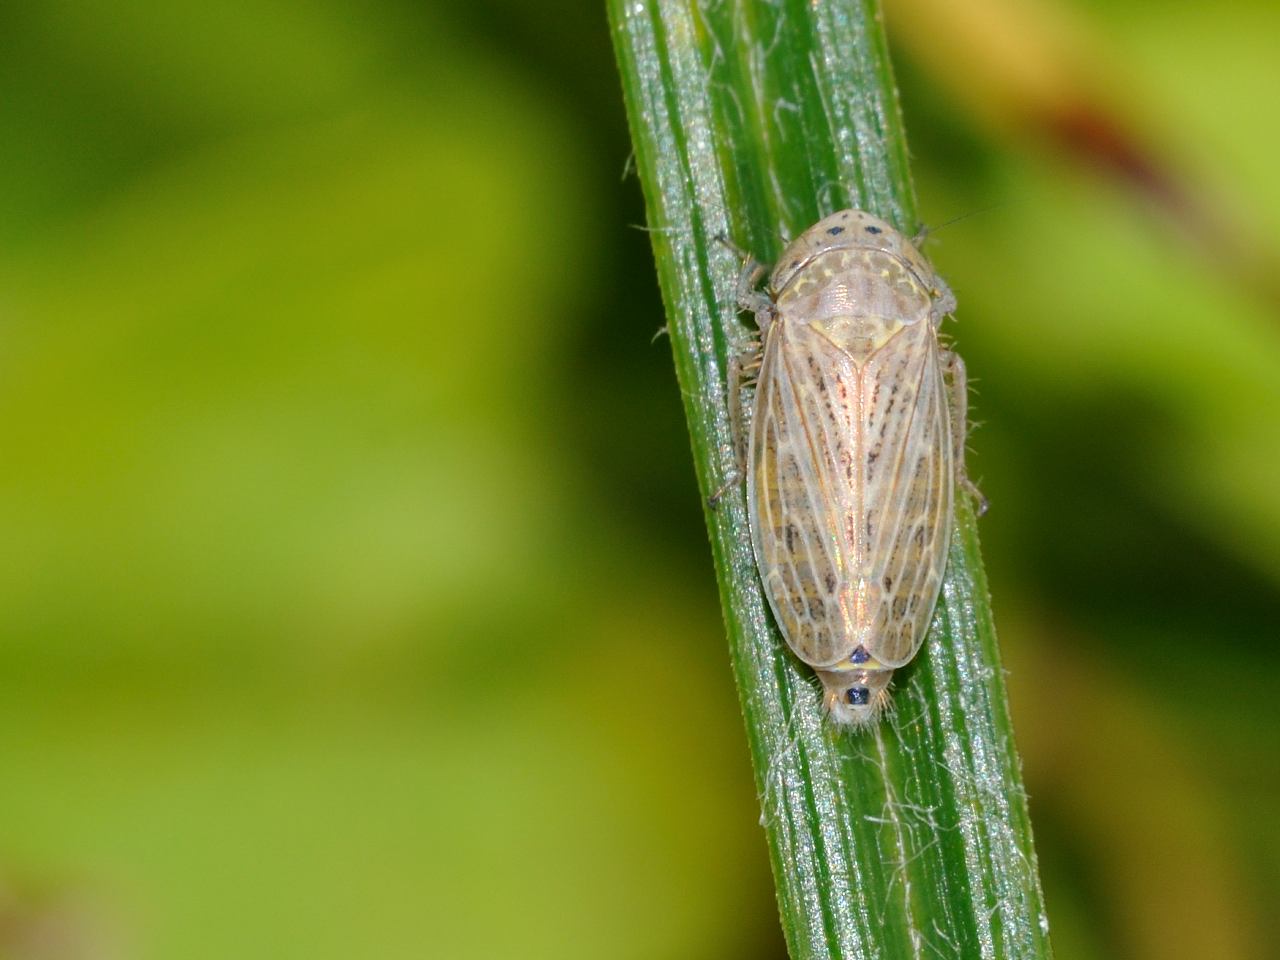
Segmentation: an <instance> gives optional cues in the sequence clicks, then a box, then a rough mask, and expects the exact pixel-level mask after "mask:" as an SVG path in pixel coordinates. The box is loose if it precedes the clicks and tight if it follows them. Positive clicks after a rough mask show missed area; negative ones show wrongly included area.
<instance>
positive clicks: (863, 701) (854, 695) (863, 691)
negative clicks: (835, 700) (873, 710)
mask: <svg viewBox="0 0 1280 960" xmlns="http://www.w3.org/2000/svg"><path fill="white" fill-rule="evenodd" d="M844 698H845V700H847V701H848V702H849V705H850V706H853V707H865V706H866V705H867V704H868V703H870V702H871V691H870V690H868V689H867V688H866V687H850V688H849V689H848V690H846V691H845V692H844Z"/></svg>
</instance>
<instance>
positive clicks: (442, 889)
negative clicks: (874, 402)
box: [0, 0, 1280, 960]
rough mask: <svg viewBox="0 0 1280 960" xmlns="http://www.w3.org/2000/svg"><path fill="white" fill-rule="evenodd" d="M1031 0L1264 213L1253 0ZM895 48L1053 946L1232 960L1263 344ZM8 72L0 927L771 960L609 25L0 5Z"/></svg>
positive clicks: (1266, 87) (1267, 171)
mask: <svg viewBox="0 0 1280 960" xmlns="http://www.w3.org/2000/svg"><path fill="white" fill-rule="evenodd" d="M891 13H892V11H891ZM1067 13H1068V14H1070V15H1074V16H1075V17H1077V18H1078V19H1079V21H1080V22H1081V23H1086V24H1088V25H1089V31H1088V35H1092V36H1093V37H1094V38H1095V39H1097V38H1105V46H1106V49H1107V50H1108V51H1109V54H1108V55H1109V56H1110V57H1111V60H1112V68H1113V69H1114V70H1115V71H1117V72H1116V73H1114V74H1113V75H1114V76H1122V77H1125V78H1127V82H1126V84H1125V85H1123V86H1122V87H1121V88H1120V90H1119V92H1118V94H1117V95H1118V96H1119V97H1120V98H1121V99H1122V100H1123V101H1124V102H1125V103H1126V104H1127V106H1128V109H1129V111H1130V114H1131V115H1133V116H1137V117H1142V118H1144V121H1145V122H1147V123H1149V125H1150V127H1149V128H1150V129H1151V130H1154V131H1157V135H1156V136H1154V138H1153V139H1154V141H1155V143H1156V144H1157V147H1156V148H1155V149H1158V150H1159V151H1161V155H1162V156H1163V157H1164V158H1165V159H1166V160H1167V162H1168V164H1169V166H1170V168H1171V169H1175V170H1178V171H1179V172H1180V174H1181V175H1182V176H1184V178H1185V181H1184V182H1187V183H1189V184H1190V185H1191V187H1192V188H1193V189H1194V191H1195V194H1196V196H1198V197H1199V198H1201V199H1202V200H1204V201H1205V202H1206V203H1207V205H1208V206H1209V207H1210V208H1211V209H1214V210H1222V211H1226V214H1224V216H1225V218H1226V219H1227V220H1228V221H1229V222H1232V223H1235V222H1240V223H1242V226H1241V227H1240V229H1241V230H1242V231H1244V232H1245V233H1247V235H1249V236H1263V237H1266V236H1275V235H1276V230H1275V229H1274V227H1275V226H1276V225H1277V224H1278V223H1280V178H1277V177H1276V176H1275V173H1274V163H1273V160H1272V158H1273V157H1274V156H1275V150H1276V144H1275V143H1274V141H1275V140H1276V139H1277V136H1278V133H1277V131H1278V130H1280V128H1278V127H1277V126H1276V125H1275V124H1270V123H1268V122H1266V119H1265V118H1266V117H1268V116H1270V113H1269V112H1268V111H1269V108H1270V101H1269V99H1268V97H1269V91H1271V90H1274V89H1276V86H1277V84H1280V66H1278V65H1277V60H1276V59H1275V58H1274V56H1273V55H1272V53H1273V51H1272V49H1271V47H1270V46H1269V45H1268V44H1266V43H1265V42H1264V40H1265V38H1267V37H1273V36H1275V35H1277V31H1280V14H1278V13H1277V12H1276V10H1275V9H1274V7H1273V5H1270V4H1265V3H1262V2H1256V3H1251V2H1242V3H1240V4H1237V5H1234V6H1232V7H1230V8H1214V9H1212V10H1210V9H1209V8H1201V7H1199V6H1197V5H1194V4H1185V3H1184V4H1175V5H1173V6H1169V5H1161V6H1151V5H1146V4H1132V3H1128V4H1126V3H1121V4H1108V5H1102V4H1095V5H1093V6H1091V7H1090V8H1088V9H1084V10H1079V9H1077V10H1074V11H1070V10H1069V11H1067ZM893 23H894V20H893V17H892V15H891V16H890V24H891V28H892V25H893ZM891 38H892V29H891ZM912 50H916V51H919V50H921V48H920V47H918V46H913V45H910V44H904V45H903V47H902V52H903V54H904V55H903V56H902V57H900V62H899V68H900V70H899V72H900V77H901V79H902V80H903V86H904V107H905V111H906V120H907V126H908V129H909V131H910V133H911V138H912V145H913V151H914V154H915V163H916V166H915V174H916V179H917V185H918V188H919V192H920V195H921V201H922V206H923V208H924V209H925V211H926V215H927V217H928V219H929V220H930V221H931V222H934V223H937V222H941V221H943V220H947V219H950V218H951V217H953V216H957V215H960V214H966V213H971V212H973V211H979V210H984V209H985V208H988V207H991V208H992V209H989V210H986V212H981V213H977V214H975V215H974V216H972V217H970V218H968V219H966V220H963V221H961V222H959V223H956V224H953V225H951V226H948V227H946V228H945V229H943V230H942V231H941V232H940V233H938V234H937V236H936V239H935V241H934V242H933V243H932V245H931V247H930V251H931V255H932V256H933V257H934V259H935V261H936V262H937V263H938V265H939V268H940V269H941V270H942V272H943V273H944V274H945V275H946V276H947V277H948V279H949V280H950V281H951V283H952V286H953V287H954V288H955V289H956V291H957V294H958V296H959V297H960V303H961V308H960V313H959V318H960V322H959V324H958V325H957V326H956V327H955V328H954V333H955V336H956V340H957V347H958V348H959V349H960V350H961V351H962V352H963V354H964V355H965V358H966V360H967V361H968V363H969V367H970V370H971V372H972V373H973V374H974V376H975V377H976V378H977V379H978V381H979V382H978V383H977V390H978V393H977V397H976V402H975V405H976V416H977V417H978V419H980V420H982V421H983V422H984V425H983V426H982V427H981V429H979V430H978V431H977V432H976V433H975V435H974V437H973V443H972V445H973V448H974V451H975V452H974V455H973V459H972V469H973V472H974V473H975V475H977V476H978V477H980V478H981V479H982V482H983V487H984V491H985V492H986V493H987V494H988V495H989V496H990V497H991V499H992V501H993V503H994V507H993V510H992V512H991V513H990V514H989V515H988V517H987V518H986V519H985V520H984V531H983V539H984V544H985V546H986V552H987V560H988V564H987V566H988V571H989V574H990V578H991V581H992V589H993V593H994V597H995V607H996V612H997V620H998V622H999V623H1000V625H1001V635H1002V639H1003V642H1004V649H1005V653H1006V660H1007V663H1008V664H1009V666H1010V667H1011V676H1010V688H1011V693H1012V697H1013V701H1014V702H1013V708H1014V712H1015V720H1016V726H1017V730H1018V733H1019V738H1020V741H1021V747H1022V752H1023V756H1024V759H1025V761H1026V765H1027V770H1026V773H1027V784H1028V788H1029V790H1030V793H1031V802H1032V814H1033V817H1034V818H1035V823H1036V830H1037V839H1038V846H1039V853H1040V859H1041V867H1042V870H1043V873H1044V879H1045V885H1046V895H1047V898H1048V903H1049V911H1050V919H1051V922H1052V923H1053V924H1054V927H1055V930H1054V936H1055V940H1056V944H1057V947H1058V950H1059V953H1060V955H1061V956H1063V957H1082V958H1111V957H1125V958H1145V957H1151V958H1164V957H1168V956H1171V955H1173V954H1174V952H1175V951H1174V949H1173V947H1171V946H1170V944H1177V945H1178V950H1179V951H1181V952H1184V953H1187V954H1189V955H1190V954H1195V955H1201V956H1214V957H1222V958H1226V960H1230V958H1236V957H1240V958H1253V957H1262V956H1264V955H1265V950H1266V946H1267V945H1268V944H1270V943H1273V942H1275V940H1276V939H1277V937H1280V929H1277V927H1276V919H1275V914H1274V911H1273V910H1271V909H1270V905H1271V904H1272V903H1273V902H1274V898H1275V896H1276V895H1277V893H1278V892H1280V826H1277V824H1280V818H1278V817H1277V816H1276V815H1275V814H1276V810H1277V805H1278V804H1280V765H1278V764H1277V760H1276V754H1275V750H1274V744H1275V742H1276V741H1277V735H1278V734H1280V729H1278V728H1280V716H1278V715H1277V713H1276V711H1275V709H1274V703H1275V701H1276V697H1277V693H1280V689H1278V688H1280V684H1278V683H1277V679H1276V668H1277V655H1276V652H1275V644H1274V638H1275V636H1276V617H1277V615H1278V614H1280V485H1277V484H1276V483H1275V480H1274V477H1275V474H1276V470H1277V467H1280V449H1278V448H1280V431H1278V430H1276V429H1275V426H1274V418H1275V413H1276V410H1277V409H1280V318H1277V317H1276V316H1275V315H1274V314H1272V313H1271V312H1269V309H1268V307H1267V306H1266V305H1265V301H1264V300H1263V299H1261V298H1259V297H1257V296H1254V295H1253V293H1252V292H1251V291H1250V290H1249V289H1248V288H1245V287H1242V286H1241V285H1240V284H1239V283H1235V282H1233V281H1232V279H1231V276H1230V274H1228V273H1226V272H1224V271H1222V270H1220V269H1217V265H1215V264H1214V263H1213V262H1212V261H1211V258H1207V257H1205V256H1203V254H1202V252H1201V251H1198V250H1197V249H1196V248H1195V246H1194V245H1192V244H1188V243H1187V242H1186V238H1185V237H1183V236H1182V235H1181V234H1179V233H1178V232H1177V231H1175V230H1174V229H1172V228H1170V227H1169V225H1168V223H1167V221H1166V220H1164V219H1161V218H1160V217H1159V216H1158V215H1153V213H1152V210H1151V208H1150V206H1149V204H1147V203H1146V202H1145V201H1142V200H1136V199H1134V196H1133V193H1132V190H1131V189H1130V187H1129V186H1128V185H1126V184H1124V183H1122V182H1119V181H1113V180H1110V179H1108V178H1107V176H1106V175H1105V174H1104V173H1099V172H1096V171H1090V170H1088V169H1084V168H1082V167H1081V166H1080V165H1078V164H1077V163H1076V162H1075V161H1074V160H1070V159H1068V158H1065V157H1063V156H1061V155H1059V154H1058V153H1056V152H1055V151H1053V150H1052V149H1050V148H1047V147H1044V146H1037V145H1036V142H1035V141H1033V140H1029V139H1025V138H1019V136H1018V135H1017V134H1016V133H1015V132H1013V131H1010V130H1005V129H1004V128H996V127H991V126H987V125H984V123H983V122H982V121H981V120H980V119H973V118H972V117H971V115H970V114H969V113H968V112H966V109H965V108H964V107H963V103H964V101H963V98H962V97H953V96H952V95H951V94H950V93H949V91H948V89H947V87H946V85H945V84H942V83H940V82H938V81H937V80H936V79H934V77H936V74H934V73H932V72H931V71H930V67H929V65H928V64H927V63H926V62H924V60H923V59H922V58H923V56H924V54H923V53H917V54H916V56H917V57H918V58H921V59H912V58H911V56H910V55H908V51H912ZM0 102H3V103H4V105H5V107H4V109H0V142H3V143H4V144H5V149H4V150H3V151H0V458H2V459H0V463H2V464H3V466H2V467H0V570H2V571H3V575H2V576H0V758H2V760H3V767H4V771H5V777H4V784H5V785H4V790H2V791H0V825H3V826H0V956H13V957H18V958H37V957H39V958H54V960H64V958H65V960H70V958H89V957H93V958H99V957H107V958H114V957H121V958H123V957H130V958H131V957H141V958H168V957H183V958H193V960H199V958H205V957H207V958H218V960H222V958H225V957H229V956H235V957H240V958H252V957H264V958H265V957H271V958H287V957H298V958H304V957H305V958H308V960H312V958H325V957H349V956H361V957H377V958H394V957H422V956H441V957H450V958H462V960H466V958H490V957H495V956H521V957H530V958H536V957H543V956H546V957H552V956H554V957H557V958H561V957H575V956H580V957H584V958H586V957H598V956H603V955H610V956H615V957H637V958H639V957H652V956H678V957H692V958H715V957H731V956H732V957H742V956H758V957H761V958H765V957H780V956H781V955H782V947H781V943H780V939H779V936H778V934H777V932H776V930H775V926H776V915H775V908H774V905H773V901H772V892H771V889H770V883H769V878H768V867H767V862H766V857H765V851H764V844H763V839H762V837H761V836H760V834H759V831H758V828H757V826H756V824H755V821H754V818H755V815H756V812H755V811H756V805H755V801H754V797H753V796H752V792H751V791H752V787H751V779H750V774H749V771H748V767H747V752H746V747H745V744H744V743H743V742H742V736H741V730H740V722H739V719H738V717H737V714H736V708H735V706H734V698H733V692H732V688H731V680H730V675H729V671H728V668H727V663H726V653H725V646H724V640H723V637H722V635H721V628H720V625H719V622H718V613H717V611H716V601H715V590H714V583H713V580H712V576H711V572H710V567H709V562H708V559H707V556H706V548H705V544H704V542H703V536H704V535H703V531H702V524H701V519H700V516H699V509H698V504H697V502H696V496H697V494H696V491H695V488H694V484H693V479H692V474H691V471H690V467H689V464H688V458H687V450H686V439H685V438H684V436H683V423H682V417H681V413H680V406H679V403H678V398H677V397H676V396H675V387H674V378H673V376H672V374H671V371H670V360H669V357H668V356H667V351H666V349H665V346H664V345H662V344H661V343H659V344H658V345H654V346H651V345H650V343H649V341H650V338H651V337H652V336H653V333H654V331H655V330H656V329H657V328H658V327H659V326H660V325H661V323H662V319H661V309H660V307H659V305H658V301H657V294H656V288H655V286H654V282H653V278H652V266H651V261H650V259H649V256H648V252H647V246H648V245H647V242H646V239H645V238H644V237H643V235H642V234H640V233H639V232H638V231H634V230H630V229H628V228H627V226H626V225H627V224H628V223H638V222H639V221H640V218H641V216H642V214H641V212H640V211H641V204H640V198H639V195H638V190H637V188H636V186H635V183H634V181H620V180H619V173H620V172H621V170H622V167H623V164H624V161H625V158H626V155H627V150H628V147H627V145H626V132H625V125H624V120H623V115H622V108H621V102H620V98H619V95H618V92H617V82H616V79H615V77H614V74H613V67H612V63H611V60H610V53H609V46H608V36H607V33H606V30H605V24H604V14H603V11H602V10H601V9H599V7H598V6H596V5H594V4H585V3H574V4H570V3H568V2H561V3H558V4H544V5H537V6H536V8H534V7H526V6H524V5H518V4H511V3H500V2H488V3H476V4H461V3H449V4H444V5H441V6H439V7H436V8H432V7H427V8H425V9H424V8H421V7H420V6H419V5H415V4H409V3H403V2H394V0H384V2H380V3H374V4H354V3H350V2H343V0H327V2H322V3H318V4H312V5H305V6H299V5H294V4H284V3H278V2H268V3H252V4H251V3H246V2H230V3H223V4H218V5H214V6H212V7H211V6H209V5H198V4H181V3H177V4H150V3H139V2H132V3H131V2H126V0H114V2H108V0H102V2H96V3H78V4H72V3H66V2H52V3H41V4H14V5H9V6H8V7H6V9H5V11H4V12H3V13H0ZM1206 944H1207V945H1210V946H1205V945H1206ZM1210 947H1211V948H1210Z"/></svg>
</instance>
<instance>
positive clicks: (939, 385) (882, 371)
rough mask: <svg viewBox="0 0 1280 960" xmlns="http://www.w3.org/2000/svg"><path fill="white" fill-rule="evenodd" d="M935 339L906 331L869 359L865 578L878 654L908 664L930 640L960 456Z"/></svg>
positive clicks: (919, 330) (925, 330) (918, 330)
mask: <svg viewBox="0 0 1280 960" xmlns="http://www.w3.org/2000/svg"><path fill="white" fill-rule="evenodd" d="M945 391H946V387H945V383H944V380H943V377H942V370H941V366H940V361H939V356H938V348H937V342H936V340H935V333H934V331H933V329H932V328H931V327H929V326H928V325H927V324H923V323H921V324H918V325H913V326H910V327H906V328H904V329H903V330H901V331H900V332H899V333H898V334H897V335H896V336H894V337H893V338H892V339H891V340H889V342H888V343H886V344H885V345H884V346H883V347H882V348H881V349H880V350H878V351H877V352H876V353H875V354H873V355H872V357H871V358H870V359H869V360H868V362H867V365H866V368H865V371H864V373H863V377H862V398H863V402H862V404H861V405H860V407H861V409H862V411H863V417H864V435H865V447H866V450H865V454H864V455H863V456H862V458H861V462H862V465H863V470H864V474H863V476H864V482H863V486H864V491H865V492H864V495H863V502H864V509H865V514H864V526H863V528H862V529H861V530H860V531H859V532H860V534H862V535H863V536H864V537H865V538H866V540H865V542H866V549H865V551H863V550H859V551H858V552H859V554H860V555H861V558H862V559H863V563H862V564H861V567H862V570H861V571H860V572H861V574H862V576H863V577H865V578H866V579H865V581H864V582H865V583H866V584H867V589H866V597H867V601H868V613H869V616H870V619H871V629H870V634H869V635H870V638H871V641H870V644H871V645H870V646H869V647H868V649H870V651H871V652H872V654H873V655H874V656H875V657H876V658H877V659H878V660H880V661H881V662H882V663H884V664H885V665H886V666H901V665H902V664H904V663H906V662H907V661H908V660H910V659H911V658H912V657H913V656H915V653H916V651H917V650H919V649H920V644H921V643H922V642H923V641H924V637H925V634H926V633H928V630H929V623H930V621H931V619H932V617H933V608H934V605H935V604H936V603H937V599H938V590H939V588H940V586H941V584H942V572H943V569H944V568H945V566H946V558H947V546H948V543H949V540H950V533H951V498H952V475H953V469H954V467H953V463H952V461H953V459H954V453H953V447H952V442H951V428H950V419H949V415H948V412H947V402H946V393H945Z"/></svg>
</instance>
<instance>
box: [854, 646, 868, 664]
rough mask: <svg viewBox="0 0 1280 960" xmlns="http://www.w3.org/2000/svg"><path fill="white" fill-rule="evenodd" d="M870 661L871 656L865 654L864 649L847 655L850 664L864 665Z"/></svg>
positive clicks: (861, 648)
mask: <svg viewBox="0 0 1280 960" xmlns="http://www.w3.org/2000/svg"><path fill="white" fill-rule="evenodd" d="M870 659H871V654H869V653H867V648H866V647H859V648H858V649H857V650H855V651H853V653H852V654H850V655H849V662H850V663H866V662H867V661H868V660H870Z"/></svg>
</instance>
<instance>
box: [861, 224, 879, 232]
mask: <svg viewBox="0 0 1280 960" xmlns="http://www.w3.org/2000/svg"><path fill="white" fill-rule="evenodd" d="M863 229H864V230H866V231H867V233H879V232H880V228H879V227H877V226H876V225H875V224H872V223H869V224H867V225H866V226H865V227H864V228H863Z"/></svg>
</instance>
